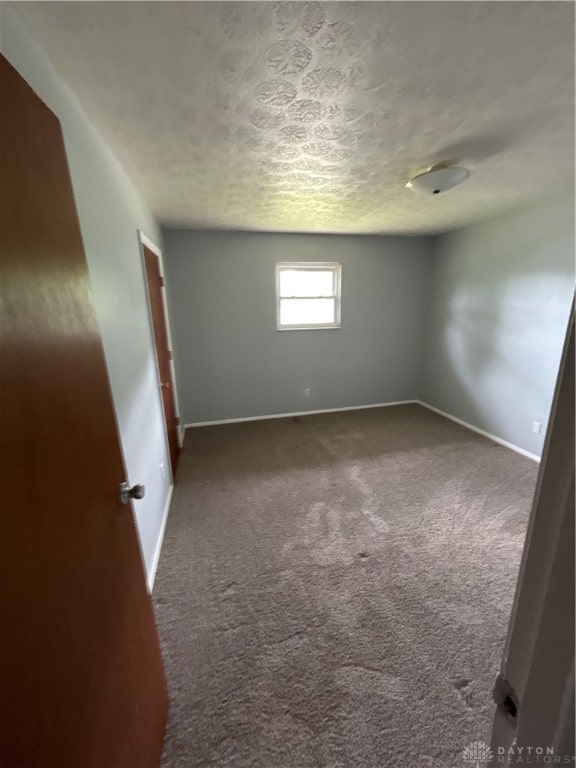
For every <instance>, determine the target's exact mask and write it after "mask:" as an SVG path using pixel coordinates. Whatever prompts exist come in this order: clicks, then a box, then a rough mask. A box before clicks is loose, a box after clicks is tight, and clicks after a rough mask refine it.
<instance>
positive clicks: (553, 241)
mask: <svg viewBox="0 0 576 768" xmlns="http://www.w3.org/2000/svg"><path fill="white" fill-rule="evenodd" d="M434 245H435V248H434V256H433V276H432V281H431V284H430V291H431V311H430V316H429V318H428V320H427V329H428V331H427V339H426V356H425V361H424V377H423V393H422V394H423V397H422V399H423V400H425V401H426V402H428V403H429V404H430V405H433V406H436V407H437V408H440V409H441V410H443V411H446V412H448V413H450V414H452V415H453V416H456V417H458V418H460V419H463V420H464V421H466V422H468V423H469V424H473V425H474V426H476V427H479V428H480V429H483V430H486V431H487V432H490V433H491V434H493V435H496V436H497V437H500V438H502V439H504V440H507V441H508V442H510V443H513V444H514V445H516V446H518V447H520V448H523V449H524V450H526V451H529V452H530V453H533V454H536V455H538V456H540V454H541V452H542V445H543V442H544V437H545V432H546V425H547V423H548V417H549V413H550V407H551V404H552V396H553V393H554V386H555V383H556V378H557V374H558V366H559V362H560V355H561V352H562V346H563V343H564V337H565V334H566V327H567V323H568V315H569V310H570V305H571V302H572V297H573V294H574V194H573V191H571V190H568V191H566V192H565V194H563V195H561V196H560V197H558V198H555V199H553V200H548V201H545V202H543V203H539V204H535V205H532V206H530V207H528V208H526V209H523V210H520V211H515V212H513V213H509V214H506V215H502V216H499V217H497V218H494V219H492V220H490V221H487V222H484V223H482V224H477V225H475V226H471V227H466V228H464V229H461V230H457V231H455V232H450V233H448V234H446V235H442V236H440V237H438V238H437V239H436V240H435V244H434ZM533 421H538V422H541V423H542V431H541V433H540V434H539V435H536V434H534V433H533V432H532V431H531V428H532V422H533Z"/></svg>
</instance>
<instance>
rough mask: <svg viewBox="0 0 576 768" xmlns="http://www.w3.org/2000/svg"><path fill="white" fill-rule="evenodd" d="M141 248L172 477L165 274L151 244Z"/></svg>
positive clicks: (174, 438)
mask: <svg viewBox="0 0 576 768" xmlns="http://www.w3.org/2000/svg"><path fill="white" fill-rule="evenodd" d="M142 249H143V251H144V263H145V265H146V281H147V283H148V298H149V303H150V314H151V318H152V326H153V328H154V342H155V346H156V361H157V363H158V377H159V379H160V381H159V385H160V389H161V391H162V405H163V408H164V420H165V422H166V435H167V437H168V446H169V448H170V463H171V464H172V478H174V477H175V475H176V467H177V465H178V457H179V455H180V444H179V442H178V423H179V422H178V419H177V417H176V407H175V404H174V379H173V377H172V366H171V365H170V360H171V359H172V352H171V350H170V346H169V343H168V328H167V326H166V314H165V311H164V295H163V294H164V278H163V277H162V272H161V270H160V262H159V259H158V256H157V255H156V254H155V253H153V252H152V251H151V250H150V248H147V247H146V246H145V245H143V246H142Z"/></svg>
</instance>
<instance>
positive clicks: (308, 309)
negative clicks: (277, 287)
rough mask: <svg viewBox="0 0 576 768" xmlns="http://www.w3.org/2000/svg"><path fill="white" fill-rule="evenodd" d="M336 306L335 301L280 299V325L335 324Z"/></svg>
mask: <svg viewBox="0 0 576 768" xmlns="http://www.w3.org/2000/svg"><path fill="white" fill-rule="evenodd" d="M334 305H335V301H334V299H280V325H316V324H328V323H333V322H334V321H335V317H334V311H335V306H334Z"/></svg>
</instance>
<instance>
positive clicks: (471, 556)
mask: <svg viewBox="0 0 576 768" xmlns="http://www.w3.org/2000/svg"><path fill="white" fill-rule="evenodd" d="M536 474H537V465H536V464H534V463H533V462H531V461H530V460H528V459H525V458H523V457H521V456H519V455H517V454H515V453H513V452H511V451H509V450H507V449H505V448H502V447H500V446H498V445H496V444H494V443H492V442H491V441H490V440H487V439H486V438H483V437H481V436H479V435H477V434H475V433H473V432H471V431H469V430H466V429H464V428H462V427H459V426H457V425H456V424H454V423H453V422H450V421H448V420H447V419H444V418H442V417H440V416H437V415H435V414H433V413H431V412H430V411H428V410H426V409H424V408H422V407H420V406H417V405H408V406H397V407H390V408H380V409H370V410H364V411H351V412H347V413H338V414H327V415H319V416H308V417H296V418H291V419H282V420H273V421H264V422H248V423H244V424H234V425H226V426H217V427H205V428H198V429H193V430H189V431H188V432H187V435H186V442H185V446H184V450H183V452H182V456H181V459H180V466H179V469H178V476H177V484H176V488H175V492H174V500H173V503H172V509H171V512H170V516H169V520H168V525H167V530H166V537H165V541H164V548H163V551H162V556H161V560H160V566H159V571H158V577H157V581H156V588H155V591H154V603H155V609H156V614H157V618H158V623H159V629H160V635H161V640H162V647H163V652H164V658H165V662H166V673H167V677H168V684H169V689H170V715H169V724H168V730H167V735H166V745H165V749H164V756H163V763H162V765H163V766H164V768H168V767H170V768H176V767H178V768H192V767H194V766H230V767H233V768H248V766H250V768H308V767H310V768H312V767H314V768H320V766H322V767H324V768H340V767H342V768H364V766H366V767H368V766H370V767H372V766H373V767H374V768H396V766H397V767H398V768H400V767H402V768H420V767H421V766H425V767H428V768H429V767H430V766H433V767H434V768H447V767H449V766H455V767H456V768H462V766H463V765H464V764H465V763H464V762H463V760H462V757H461V753H462V751H463V749H464V748H465V747H466V745H467V744H468V743H470V742H471V741H473V740H478V739H487V738H488V736H489V731H490V725H491V719H492V712H493V707H492V704H491V687H492V683H493V680H494V677H495V675H496V673H497V671H498V666H499V661H500V655H501V651H502V645H503V641H504V637H505V632H506V626H507V621H508V616H509V612H510V608H511V604H512V598H513V592H514V586H515V581H516V577H517V572H518V566H519V562H520V556H521V550H522V546H523V541H524V536H525V530H526V524H527V519H528V514H529V509H530V504H531V498H532V494H533V491H534V485H535V481H536Z"/></svg>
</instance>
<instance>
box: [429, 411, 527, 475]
mask: <svg viewBox="0 0 576 768" xmlns="http://www.w3.org/2000/svg"><path fill="white" fill-rule="evenodd" d="M416 402H417V403H418V404H419V405H422V406H423V407H424V408H428V410H429V411H434V413H437V414H439V415H440V416H444V418H446V419H450V421H455V422H456V424H460V426H462V427H466V428H467V429H471V430H472V431H473V432H478V434H479V435H483V437H488V438H490V440H493V441H494V442H495V443H498V444H499V445H503V446H504V447H505V448H510V450H511V451H516V453H520V454H521V455H522V456H526V458H528V459H532V461H535V462H536V463H537V464H539V463H540V456H537V455H536V454H535V453H530V451H526V450H524V448H519V447H518V446H517V445H514V444H513V443H509V442H508V441H507V440H503V439H502V438H501V437H497V436H496V435H492V434H490V432H486V431H484V430H483V429H480V428H479V427H475V426H474V425H473V424H469V423H468V422H467V421H463V420H462V419H458V418H457V417H456V416H452V414H450V413H446V411H441V410H440V408H436V407H435V406H433V405H429V404H428V403H425V402H423V401H422V400H417V401H416Z"/></svg>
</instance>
